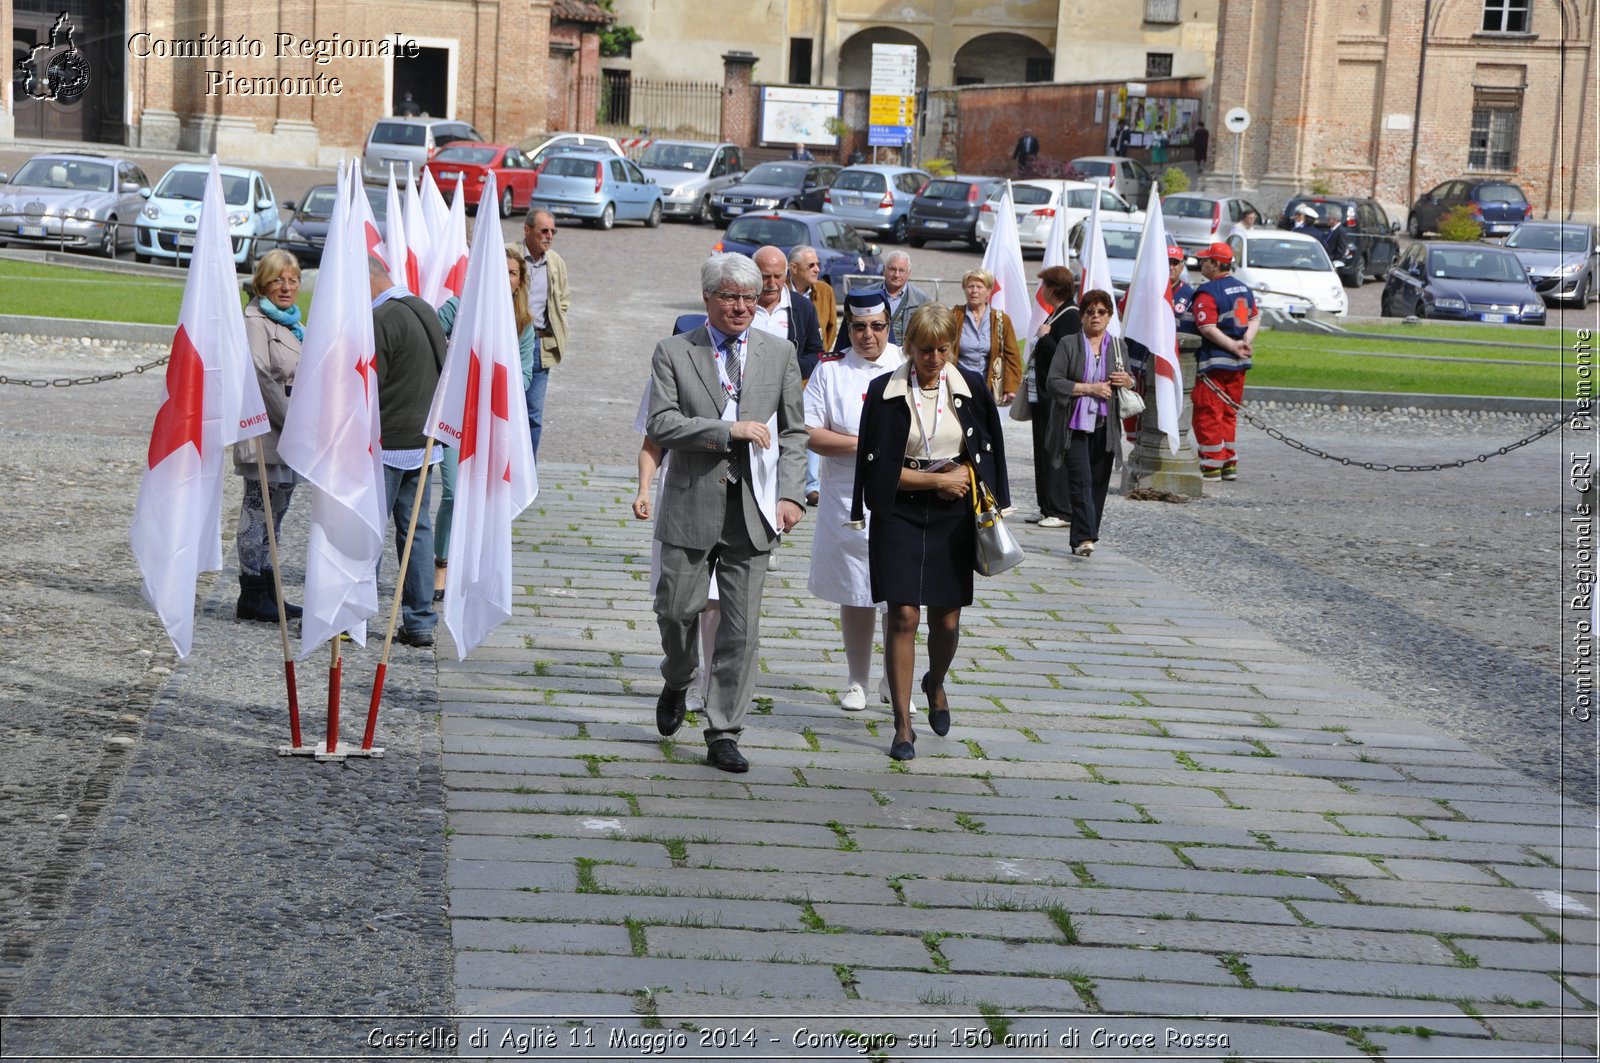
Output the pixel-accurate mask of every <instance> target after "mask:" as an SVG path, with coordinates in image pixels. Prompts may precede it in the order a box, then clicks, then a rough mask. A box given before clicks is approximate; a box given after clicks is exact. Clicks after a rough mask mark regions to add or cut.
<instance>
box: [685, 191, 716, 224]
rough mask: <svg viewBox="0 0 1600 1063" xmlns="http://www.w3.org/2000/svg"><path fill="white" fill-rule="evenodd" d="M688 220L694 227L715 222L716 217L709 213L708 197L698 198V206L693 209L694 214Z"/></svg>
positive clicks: (709, 200) (709, 202)
mask: <svg viewBox="0 0 1600 1063" xmlns="http://www.w3.org/2000/svg"><path fill="white" fill-rule="evenodd" d="M689 220H690V221H692V222H694V223H695V224H696V225H704V224H706V223H707V222H715V221H716V220H717V217H716V215H715V214H712V213H711V197H710V196H701V197H700V204H699V206H697V207H695V209H694V214H693V215H691V216H690V218H689Z"/></svg>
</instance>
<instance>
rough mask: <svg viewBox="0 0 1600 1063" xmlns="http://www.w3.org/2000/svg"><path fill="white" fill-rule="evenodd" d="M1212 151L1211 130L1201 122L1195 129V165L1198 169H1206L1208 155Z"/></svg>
mask: <svg viewBox="0 0 1600 1063" xmlns="http://www.w3.org/2000/svg"><path fill="white" fill-rule="evenodd" d="M1210 150H1211V130H1209V129H1207V128H1206V124H1205V123H1204V122H1201V123H1200V124H1199V125H1197V126H1195V128H1194V165H1195V168H1196V169H1199V170H1204V169H1205V168H1206V155H1207V154H1208V153H1209V152H1210Z"/></svg>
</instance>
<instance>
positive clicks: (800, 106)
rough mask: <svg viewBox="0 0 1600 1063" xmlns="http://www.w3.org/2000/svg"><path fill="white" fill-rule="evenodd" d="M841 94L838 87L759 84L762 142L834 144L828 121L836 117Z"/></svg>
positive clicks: (834, 138) (836, 138) (829, 145)
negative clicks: (764, 85) (805, 87)
mask: <svg viewBox="0 0 1600 1063" xmlns="http://www.w3.org/2000/svg"><path fill="white" fill-rule="evenodd" d="M842 98H843V94H842V93H840V92H839V90H838V89H791V88H784V87H782V86H775V87H764V88H762V90H761V142H762V143H763V144H806V145H820V146H822V147H829V148H832V147H837V146H838V143H839V138H838V137H836V136H834V135H833V134H832V133H830V132H828V122H829V120H830V119H833V118H837V117H839V105H840V100H841V99H842Z"/></svg>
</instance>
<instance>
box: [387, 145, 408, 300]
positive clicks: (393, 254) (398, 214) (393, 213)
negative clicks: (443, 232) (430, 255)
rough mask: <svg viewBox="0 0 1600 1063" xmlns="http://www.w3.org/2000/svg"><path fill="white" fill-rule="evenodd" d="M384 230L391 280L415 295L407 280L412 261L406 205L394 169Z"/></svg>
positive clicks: (390, 181) (391, 173)
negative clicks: (407, 272)
mask: <svg viewBox="0 0 1600 1063" xmlns="http://www.w3.org/2000/svg"><path fill="white" fill-rule="evenodd" d="M383 229H384V232H383V246H384V251H385V255H384V262H385V264H387V265H388V267H389V280H390V281H391V282H393V283H394V284H397V285H399V286H400V287H402V288H404V289H406V291H409V292H413V293H414V289H413V288H412V287H411V283H410V281H408V280H407V279H406V267H407V265H408V264H409V263H410V261H411V250H410V246H409V244H408V243H407V242H406V203H405V198H404V197H403V196H401V195H400V189H399V188H398V187H397V186H396V185H395V183H394V169H393V167H391V168H390V170H389V205H388V206H387V207H386V208H385V213H384V219H383Z"/></svg>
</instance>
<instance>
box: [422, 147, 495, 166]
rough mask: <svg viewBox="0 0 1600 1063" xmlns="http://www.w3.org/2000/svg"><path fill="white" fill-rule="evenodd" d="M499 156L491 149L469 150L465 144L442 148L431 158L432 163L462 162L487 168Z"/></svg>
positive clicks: (474, 148) (473, 148)
mask: <svg viewBox="0 0 1600 1063" xmlns="http://www.w3.org/2000/svg"><path fill="white" fill-rule="evenodd" d="M497 154H499V153H498V152H496V151H495V149H493V148H478V147H472V148H469V147H467V146H466V145H465V144H457V145H455V146H454V147H449V148H443V149H441V150H440V152H439V154H437V155H435V156H434V157H433V161H434V162H464V163H466V164H467V165H469V166H488V165H489V164H490V163H492V162H494V157H495V155H497Z"/></svg>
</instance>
